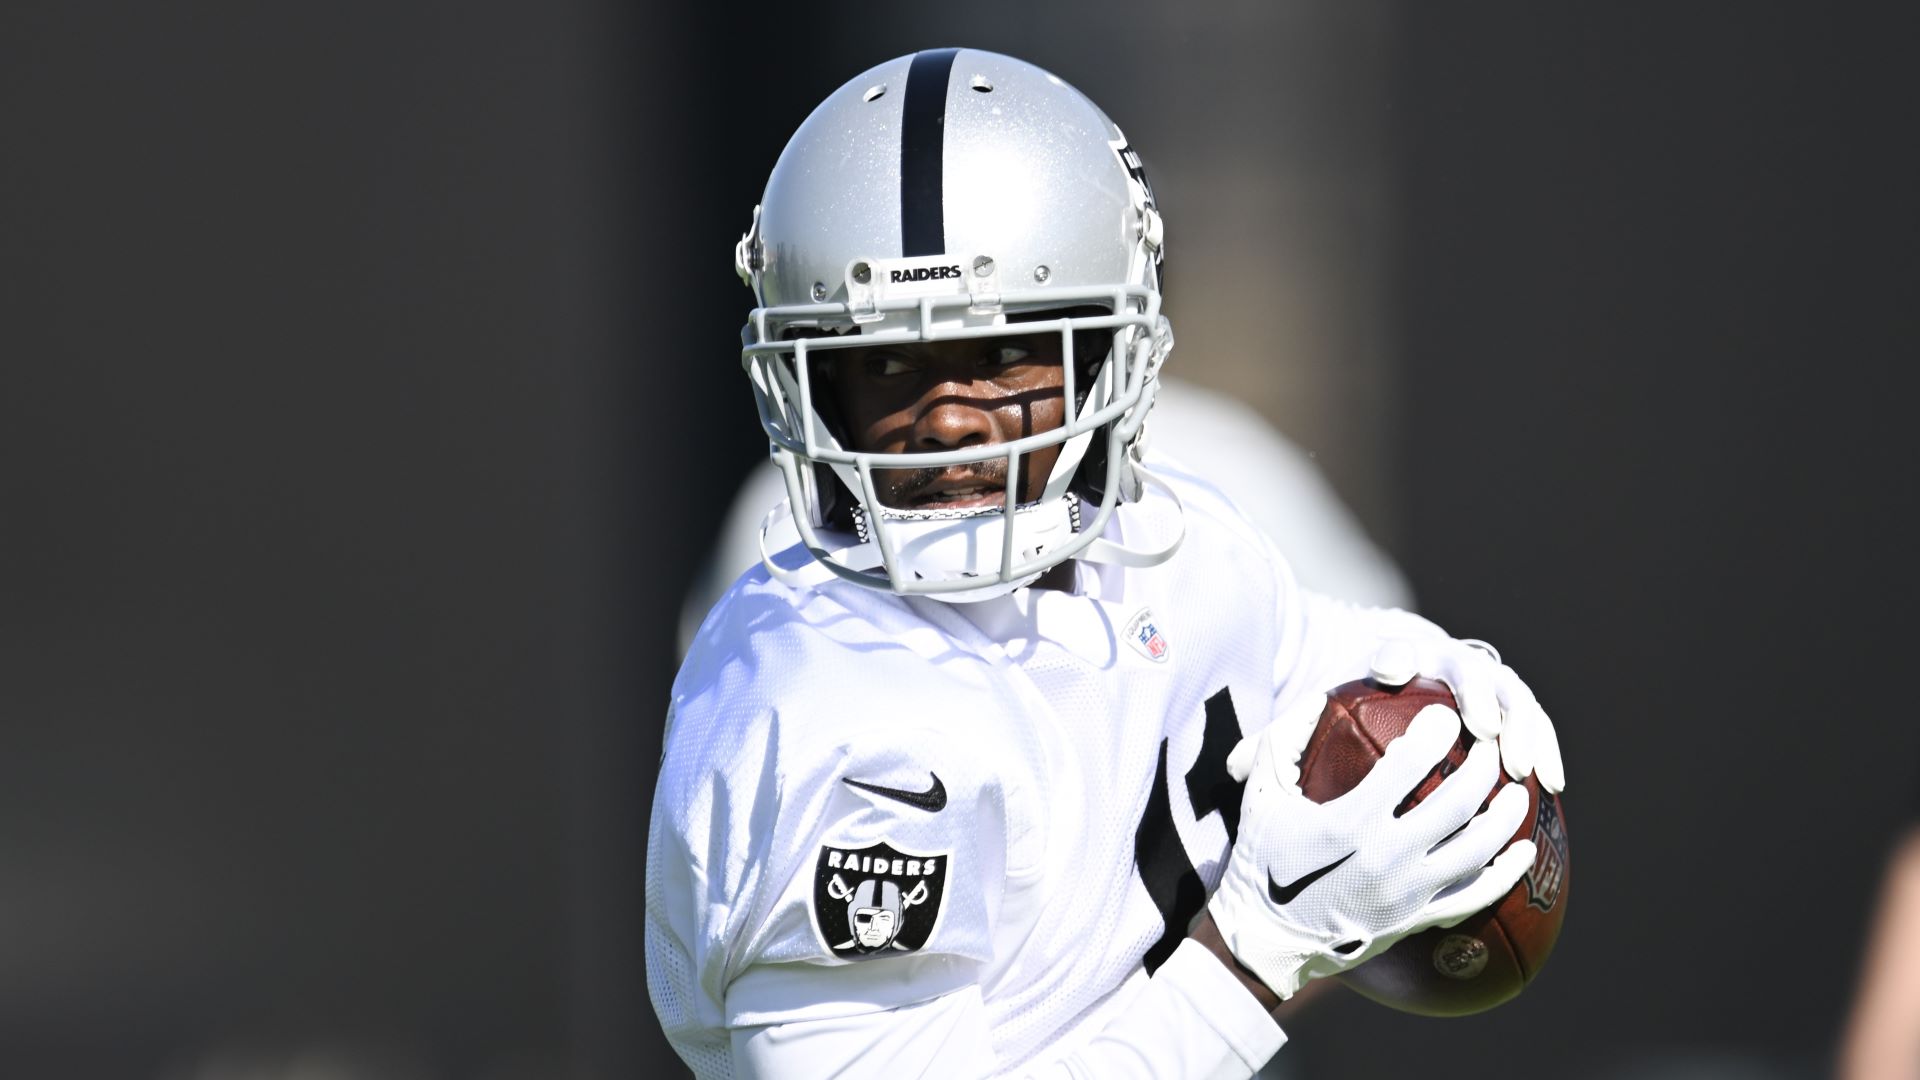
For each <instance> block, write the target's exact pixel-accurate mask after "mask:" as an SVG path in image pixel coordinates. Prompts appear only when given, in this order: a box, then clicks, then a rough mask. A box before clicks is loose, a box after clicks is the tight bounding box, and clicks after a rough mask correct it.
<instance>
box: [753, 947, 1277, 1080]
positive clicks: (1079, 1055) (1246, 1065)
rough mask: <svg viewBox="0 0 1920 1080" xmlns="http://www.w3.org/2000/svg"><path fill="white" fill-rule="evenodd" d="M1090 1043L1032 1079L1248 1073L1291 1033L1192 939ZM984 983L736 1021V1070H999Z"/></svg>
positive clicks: (1049, 1061)
mask: <svg viewBox="0 0 1920 1080" xmlns="http://www.w3.org/2000/svg"><path fill="white" fill-rule="evenodd" d="M1128 991H1131V992H1132V1000H1131V1001H1129V1002H1128V1003H1127V1004H1126V1006H1125V1007H1124V1008H1122V1009H1121V1010H1120V1012H1119V1013H1118V1014H1117V1015H1115V1016H1114V1017H1113V1019H1112V1020H1110V1021H1109V1022H1108V1023H1107V1024H1106V1026H1105V1027H1103V1028H1102V1029H1101V1030H1100V1031H1099V1032H1098V1033H1096V1034H1095V1035H1094V1037H1093V1038H1092V1039H1091V1040H1089V1041H1088V1042H1086V1043H1085V1044H1084V1045H1081V1046H1079V1047H1077V1048H1076V1049H1074V1050H1072V1051H1071V1052H1068V1053H1066V1054H1064V1055H1062V1056H1059V1057H1056V1058H1045V1057H1043V1058H1042V1059H1041V1060H1040V1061H1037V1062H1035V1063H1033V1064H1032V1065H1030V1066H1029V1067H1028V1068H1027V1069H1025V1070H1023V1071H1022V1073H1021V1075H1022V1076H1025V1077H1029V1078H1031V1080H1092V1078H1096V1077H1097V1078H1101V1080H1109V1078H1112V1080H1175V1078H1181V1080H1245V1078H1247V1077H1250V1076H1252V1075H1253V1074H1254V1073H1255V1072H1256V1071H1258V1070H1259V1068H1260V1067H1261V1066H1262V1065H1264V1064H1266V1062H1267V1059H1268V1058H1271V1057H1272V1056H1273V1055H1274V1053H1275V1052H1276V1051H1278V1050H1279V1049H1280V1047H1281V1045H1282V1044H1283V1043H1285V1042H1286V1035H1285V1034H1284V1033H1283V1032H1282V1031H1281V1030H1280V1026H1279V1025H1278V1024H1276V1023H1274V1021H1273V1018H1272V1017H1271V1016H1269V1015H1268V1014H1267V1012H1266V1011H1265V1010H1264V1009H1262V1008H1261V1007H1260V1004H1259V1002H1257V1001H1256V1000H1254V997H1253V995H1251V994H1249V993H1247V991H1246V988H1245V987H1243V986H1241V985H1240V982H1239V980H1237V979H1235V978H1234V976H1233V974H1232V973H1231V972H1229V971H1228V970H1227V969H1226V967H1225V966H1224V965H1222V964H1221V963H1220V962H1219V961H1218V960H1217V959H1215V958H1214V956H1213V954H1212V953H1210V952H1208V951H1207V949H1206V948H1205V947H1204V946H1202V945H1199V944H1197V943H1195V942H1192V941H1185V942H1182V943H1181V944H1180V947H1179V948H1178V949H1175V950H1174V953H1173V955H1172V956H1171V957H1169V958H1168V960H1167V962H1166V963H1165V964H1162V965H1161V966H1160V969H1159V970H1158V971H1157V972H1155V973H1154V975H1153V976H1151V977H1148V976H1146V975H1145V973H1144V972H1143V973H1142V974H1141V975H1140V976H1138V978H1137V979H1136V980H1135V982H1134V983H1129V984H1128V987H1127V989H1126V990H1125V991H1123V992H1128ZM985 1015H986V1010H985V1008H984V1006H983V1005H982V1004H981V1000H980V992H979V990H978V988H976V987H972V986H968V987H965V988H962V989H960V990H957V991H955V992H953V993H950V994H947V995H944V996H942V997H939V998H936V999H934V1000H932V1001H925V1002H920V1003H918V1004H915V1005H911V1006H906V1007H903V1008H898V1009H892V1010H889V1011H886V1012H880V1013H865V1014H861V1015H854V1016H842V1017H837V1018H834V1019H828V1020H815V1021H805V1022H798V1023H786V1024H768V1025H763V1026H757V1027H751V1028H738V1029H735V1030H734V1032H733V1070H734V1072H733V1074H734V1075H735V1076H736V1077H785V1076H798V1075H808V1076H845V1077H852V1078H858V1077H876V1078H886V1080H892V1078H894V1077H900V1076H929V1077H955V1078H959V1077H968V1078H974V1077H986V1076H993V1075H997V1074H998V1070H997V1068H996V1065H995V1062H994V1059H993V1053H992V1039H991V1034H990V1032H989V1031H988V1029H987V1025H986V1021H985Z"/></svg>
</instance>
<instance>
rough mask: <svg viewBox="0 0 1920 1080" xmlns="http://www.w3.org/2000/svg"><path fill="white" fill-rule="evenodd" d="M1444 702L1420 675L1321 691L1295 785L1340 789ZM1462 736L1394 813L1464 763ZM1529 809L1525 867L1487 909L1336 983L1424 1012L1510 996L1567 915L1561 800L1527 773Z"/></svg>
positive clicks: (1466, 1009)
mask: <svg viewBox="0 0 1920 1080" xmlns="http://www.w3.org/2000/svg"><path fill="white" fill-rule="evenodd" d="M1434 704H1440V705H1445V706H1447V707H1449V708H1452V707H1453V705H1454V698H1453V694H1452V693H1451V692H1449V690H1448V689H1447V687H1446V685H1445V684H1443V683H1441V682H1439V681H1437V680H1434V679H1425V678H1416V679H1412V680H1410V681H1408V682H1406V683H1404V684H1403V685H1400V686H1388V685H1383V684H1381V683H1380V682H1378V681H1376V680H1373V679H1362V680H1358V681H1355V682H1350V683H1347V684H1345V685H1344V686H1340V687H1337V688H1335V689H1334V690H1333V691H1332V692H1330V693H1329V694H1328V695H1327V703H1326V706H1325V707H1324V708H1323V709H1322V710H1321V712H1320V719H1319V722H1318V724H1317V725H1316V726H1315V727H1314V729H1313V734H1312V736H1311V737H1310V738H1309V739H1308V740H1307V744H1306V747H1305V749H1304V750H1303V751H1302V753H1301V755H1300V789H1301V791H1302V792H1303V793H1304V794H1305V795H1306V797H1307V798H1309V799H1311V800H1313V801H1314V802H1317V803H1326V802H1330V801H1332V800H1333V799H1336V798H1338V797H1340V796H1341V795H1344V794H1346V793H1347V792H1348V791H1350V790H1352V789H1353V788H1354V787H1355V786H1356V785H1357V784H1359V783H1360V781H1361V780H1363V779H1364V778H1365V777H1366V776H1367V775H1368V773H1369V772H1370V771H1372V769H1373V768H1374V763H1375V762H1376V761H1378V760H1379V759H1380V757H1381V755H1382V754H1383V752H1384V750H1385V748H1386V746H1387V745H1388V744H1389V743H1390V742H1392V741H1393V740H1394V739H1396V738H1398V737H1400V736H1401V735H1402V734H1404V733H1405V732H1406V730H1407V726H1408V724H1409V723H1411V722H1412V720H1413V718H1414V717H1415V716H1416V715H1418V714H1419V712H1420V710H1421V709H1423V708H1425V707H1427V706H1429V705H1434ZM1467 751H1468V737H1467V736H1466V735H1465V734H1463V735H1462V737H1461V739H1460V740H1459V741H1457V742H1456V743H1455V744H1454V746H1453V749H1452V750H1451V751H1450V752H1449V753H1448V754H1447V757H1446V759H1445V760H1444V761H1442V762H1441V763H1440V764H1439V765H1438V766H1436V767H1435V768H1434V770H1433V771H1432V772H1431V773H1429V774H1428V775H1427V776H1426V778H1425V779H1423V780H1422V781H1421V782H1420V784H1419V785H1418V786H1416V787H1415V788H1414V789H1413V790H1412V791H1411V792H1410V793H1408V794H1407V797H1406V799H1405V801H1404V802H1402V803H1401V805H1400V806H1399V807H1397V808H1396V813H1397V814H1398V813H1405V812H1406V811H1407V810H1408V809H1411V808H1412V807H1413V806H1416V805H1418V804H1419V802H1420V800H1421V799H1423V798H1425V797H1426V796H1427V795H1429V794H1431V793H1432V792H1433V790H1434V789H1435V788H1436V787H1438V786H1439V784H1440V782H1441V780H1442V779H1444V778H1445V777H1447V776H1449V775H1451V774H1452V773H1453V772H1454V771H1455V770H1457V769H1459V768H1460V767H1461V765H1463V764H1464V763H1465V762H1466V758H1467ZM1523 782H1524V784H1525V786H1526V790H1527V796H1528V799H1529V803H1528V807H1527V815H1526V818H1525V819H1524V821H1523V822H1522V824H1521V826H1520V828H1519V830H1518V831H1517V832H1515V833H1514V836H1513V838H1514V839H1515V840H1526V839H1531V840H1532V841H1533V843H1534V848H1535V855H1534V861H1533V865H1532V867H1531V868H1530V869H1529V870H1528V871H1527V872H1526V874H1525V875H1523V876H1522V877H1521V879H1520V881H1519V882H1518V883H1517V884H1515V885H1514V886H1513V888H1512V889H1510V890H1508V892H1507V893H1506V895H1505V896H1502V897H1501V898H1500V899H1499V900H1498V901H1497V902H1495V903H1494V904H1493V905H1492V906H1491V907H1488V908H1486V909H1485V910H1482V911H1479V912H1477V913H1475V914H1473V915H1470V916H1468V917H1467V918H1466V919H1465V920H1464V921H1462V922H1460V923H1458V924H1456V925H1454V926H1442V927H1434V928H1432V929H1428V930H1423V931H1421V932H1420V933H1417V934H1413V935H1411V936H1409V937H1406V938H1404V939H1402V940H1401V941H1400V942H1399V943H1398V944H1396V945H1394V946H1393V947H1392V948H1390V949H1388V950H1387V951H1385V952H1384V953H1382V954H1380V955H1379V956H1375V957H1373V958H1371V959H1369V960H1367V961H1366V962H1365V963H1363V964H1361V965H1359V966H1358V967H1355V968H1352V969H1349V970H1347V971H1344V972H1341V973H1340V974H1339V975H1338V978H1339V979H1340V981H1341V982H1343V983H1345V984H1346V985H1348V986H1349V987H1352V988H1353V989H1354V990H1356V991H1358V992H1359V993H1360V994H1362V995H1363V996H1365V997H1368V998H1371V999H1373V1000H1374V1001H1377V1002H1380V1003H1381V1004H1383V1005H1389V1006H1392V1007H1393V1008H1396V1009H1400V1010H1403V1011H1405V1012H1411V1013H1418V1014H1420V1015H1422V1016H1464V1015H1466V1014H1468V1013H1475V1012H1480V1011H1482V1010H1484V1009H1490V1008H1492V1007H1493V1006H1495V1005H1499V1004H1501V1003H1502V1002H1505V1001H1508V1000H1510V999H1512V998H1513V997H1515V996H1516V995H1518V994H1519V993H1520V991H1521V990H1522V989H1524V988H1525V987H1526V985H1527V983H1528V982H1529V981H1530V980H1531V979H1533V978H1534V977H1535V976H1537V975H1539V973H1540V968H1541V966H1542V965H1544V964H1545V963H1546V962H1547V955H1548V954H1549V953H1551V952H1552V951H1553V944H1554V941H1555V940H1556V939H1557V938H1558V937H1559V936H1560V924H1561V921H1562V920H1563V919H1564V918H1565V917H1566V913H1567V891H1568V868H1569V863H1568V858H1567V829H1566V818H1565V816H1564V814H1563V812H1562V810H1561V806H1560V797H1559V796H1558V795H1555V794H1553V793H1552V792H1549V791H1546V790H1544V789H1543V788H1542V787H1541V786H1540V784H1539V782H1538V781H1537V780H1536V779H1535V778H1534V777H1533V776H1528V777H1526V779H1525V780H1524V781H1523Z"/></svg>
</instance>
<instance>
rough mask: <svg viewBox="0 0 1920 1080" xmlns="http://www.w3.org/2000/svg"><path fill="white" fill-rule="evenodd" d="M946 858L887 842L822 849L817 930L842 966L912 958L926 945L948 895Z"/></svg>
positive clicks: (815, 895)
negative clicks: (851, 962) (850, 962)
mask: <svg viewBox="0 0 1920 1080" xmlns="http://www.w3.org/2000/svg"><path fill="white" fill-rule="evenodd" d="M949 861H950V860H949V859H948V857H947V853H946V852H936V853H934V854H931V855H928V854H921V853H918V852H910V851H906V850H903V849H901V848H896V847H894V846H893V845H891V844H889V843H887V842H886V841H885V840H882V841H880V842H879V843H877V844H871V845H869V846H867V847H860V848H855V847H837V846H835V845H833V844H823V845H822V846H821V848H820V858H819V861H818V862H817V863H816V864H815V866H814V879H813V929H814V932H815V933H816V934H818V935H819V937H820V944H822V945H824V946H826V948H827V951H828V952H830V953H832V954H833V955H835V956H837V957H839V958H841V959H842V960H871V959H873V958H875V957H880V956H897V955H899V954H901V953H909V952H913V951H914V950H916V949H918V948H920V947H921V946H923V945H925V944H926V943H927V939H928V938H930V937H932V936H933V928H934V925H935V924H936V923H938V922H939V921H940V913H941V911H942V910H943V909H944V907H945V901H946V895H947V865H948V862H949Z"/></svg>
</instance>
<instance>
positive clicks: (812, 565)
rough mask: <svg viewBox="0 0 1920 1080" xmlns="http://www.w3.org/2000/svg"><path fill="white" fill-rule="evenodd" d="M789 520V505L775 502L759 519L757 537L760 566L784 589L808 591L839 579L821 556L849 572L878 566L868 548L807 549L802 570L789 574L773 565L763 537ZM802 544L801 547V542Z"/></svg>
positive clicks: (875, 553) (874, 553) (875, 552)
mask: <svg viewBox="0 0 1920 1080" xmlns="http://www.w3.org/2000/svg"><path fill="white" fill-rule="evenodd" d="M792 517H793V503H792V502H790V501H789V500H787V499H781V500H780V501H779V502H777V503H775V504H773V509H771V510H769V511H767V516H766V517H763V518H761V519H760V536H759V540H758V543H759V546H760V565H761V566H764V567H766V568H767V576H768V577H771V578H772V579H773V580H775V581H777V582H779V583H780V584H782V585H785V586H786V587H787V588H789V589H811V588H814V587H816V586H819V585H824V584H826V583H827V582H829V581H832V580H833V579H834V578H836V577H838V576H840V575H838V574H835V573H834V572H833V571H832V570H830V569H828V568H827V565H826V564H825V563H824V562H823V561H821V555H822V554H825V555H827V556H830V557H832V558H833V559H835V560H836V561H838V562H840V563H841V564H842V565H844V566H846V567H848V568H849V569H853V570H870V569H872V568H874V567H876V566H879V565H880V558H879V549H878V548H876V547H874V546H873V545H872V544H854V545H852V546H851V547H846V548H836V549H830V550H827V551H825V552H824V553H823V552H818V551H813V549H812V548H811V547H809V548H808V550H809V551H812V552H813V553H812V555H811V556H809V558H808V560H807V564H806V565H805V566H802V567H801V568H799V569H798V570H789V569H787V568H786V567H784V566H781V565H780V564H779V563H777V562H775V561H773V552H771V551H768V550H767V536H768V534H769V533H771V532H772V531H773V527H774V525H775V524H777V523H778V522H779V521H781V520H782V519H788V520H790V519H792ZM802 542H803V543H804V541H802Z"/></svg>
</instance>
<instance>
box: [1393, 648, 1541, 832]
mask: <svg viewBox="0 0 1920 1080" xmlns="http://www.w3.org/2000/svg"><path fill="white" fill-rule="evenodd" d="M1415 675H1425V676H1427V677H1428V678H1431V679H1439V680H1440V681H1441V682H1443V683H1446V684H1447V687H1448V688H1449V689H1451V690H1452V691H1453V698H1454V700H1455V701H1457V702H1459V703H1460V719H1462V720H1464V721H1465V722H1466V725H1467V730H1468V731H1471V732H1473V734H1474V737H1475V738H1479V739H1497V740H1499V743H1500V760H1501V762H1502V763H1503V764H1505V765H1506V768H1507V775H1508V776H1511V777H1513V778H1514V779H1515V780H1524V779H1526V777H1527V774H1528V773H1533V774H1534V775H1535V776H1536V777H1538V778H1539V780H1540V786H1541V787H1543V788H1546V789H1547V790H1548V791H1551V792H1553V793H1554V794H1556V795H1557V794H1559V793H1560V792H1561V791H1563V790H1565V789H1566V786H1567V769H1566V766H1565V765H1564V764H1562V763H1561V760H1560V737H1559V736H1558V735H1556V734H1555V733H1554V730H1553V721H1552V720H1549V719H1547V712H1546V710H1545V709H1542V708H1541V707H1540V702H1539V701H1538V700H1536V699H1535V698H1534V696H1533V691H1531V690H1529V689H1527V684H1526V683H1524V682H1521V681H1520V676H1519V675H1517V674H1515V673H1514V670H1513V669H1512V668H1510V667H1508V666H1507V665H1505V664H1503V663H1501V662H1500V654H1499V653H1498V652H1496V651H1495V650H1494V648H1493V646H1491V645H1489V644H1487V643H1486V642H1484V641H1473V640H1456V639H1454V638H1444V637H1443V638H1408V639H1403V640H1398V641H1390V642H1388V643H1386V644H1385V645H1382V646H1381V647H1380V649H1379V651H1377V652H1375V653H1374V655H1373V678H1374V681H1376V682H1379V683H1382V684H1384V685H1387V686H1399V685H1401V684H1403V683H1405V682H1407V681H1408V680H1409V679H1412V678H1413V677H1414V676H1415Z"/></svg>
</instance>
